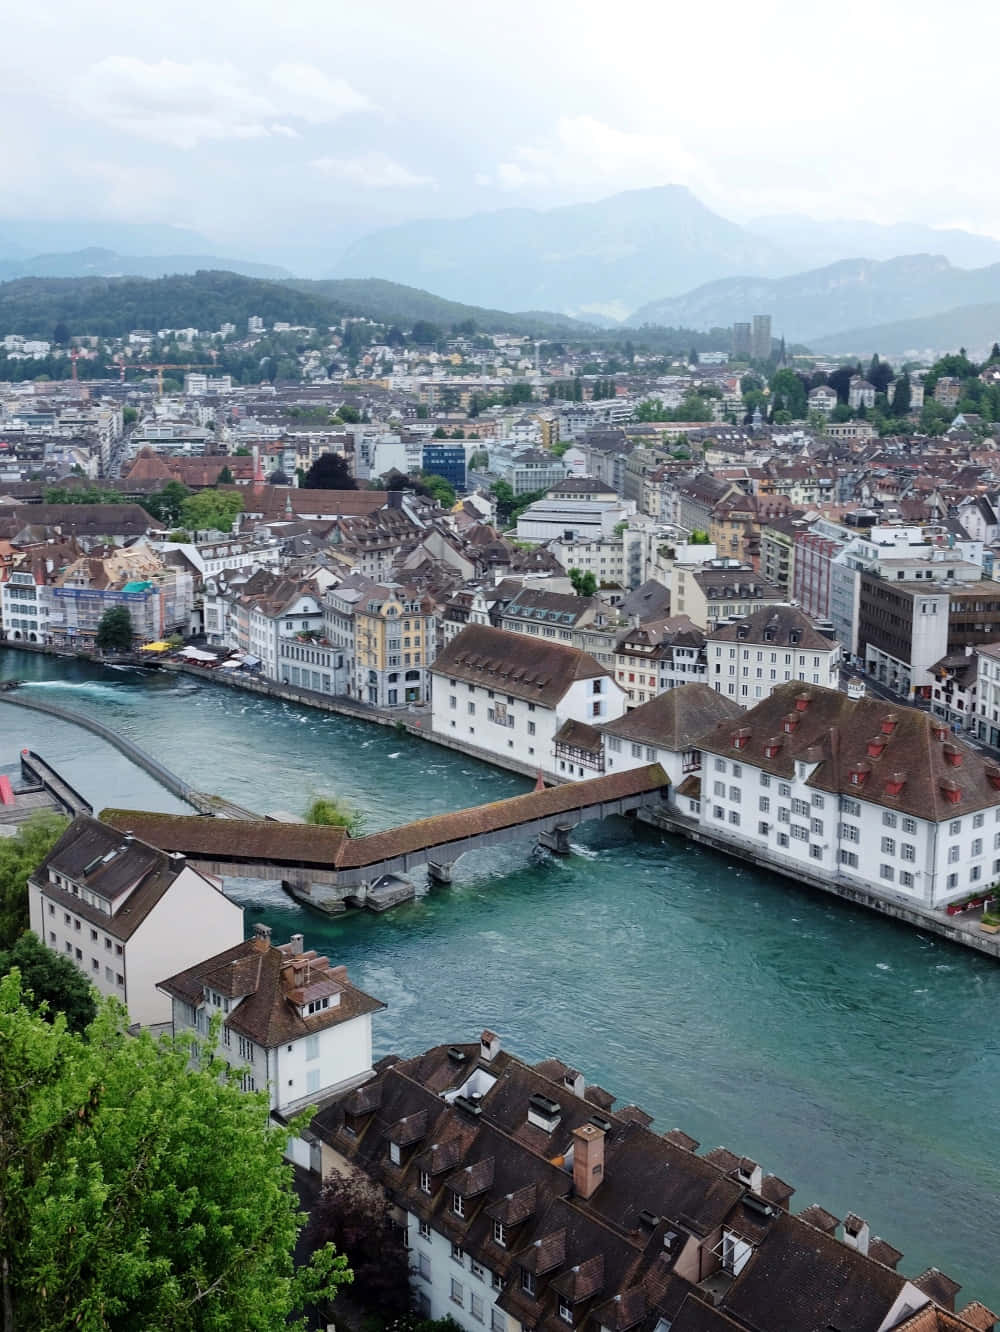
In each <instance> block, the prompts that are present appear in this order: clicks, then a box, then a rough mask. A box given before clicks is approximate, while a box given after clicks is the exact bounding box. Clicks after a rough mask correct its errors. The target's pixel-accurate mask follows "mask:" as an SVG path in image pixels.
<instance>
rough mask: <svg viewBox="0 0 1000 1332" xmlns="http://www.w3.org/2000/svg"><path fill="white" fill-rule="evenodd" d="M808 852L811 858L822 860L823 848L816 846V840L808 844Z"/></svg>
mask: <svg viewBox="0 0 1000 1332" xmlns="http://www.w3.org/2000/svg"><path fill="white" fill-rule="evenodd" d="M809 854H810V855H811V856H812V858H813V860H822V859H823V848H822V847H821V846H818V845H817V844H816V842H812V843H810V846H809Z"/></svg>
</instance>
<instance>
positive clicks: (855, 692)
mask: <svg viewBox="0 0 1000 1332" xmlns="http://www.w3.org/2000/svg"><path fill="white" fill-rule="evenodd" d="M864 696H865V686H864V681H862V680H848V682H847V697H848V698H849V699H851V700H852V702H857V700H858V699H859V698H864Z"/></svg>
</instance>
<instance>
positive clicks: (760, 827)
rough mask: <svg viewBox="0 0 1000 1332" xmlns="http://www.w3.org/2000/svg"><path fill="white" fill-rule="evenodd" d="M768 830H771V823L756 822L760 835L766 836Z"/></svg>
mask: <svg viewBox="0 0 1000 1332" xmlns="http://www.w3.org/2000/svg"><path fill="white" fill-rule="evenodd" d="M770 831H771V825H770V824H769V823H758V824H757V832H758V833H759V835H760V836H761V837H766V836H767V835H768V833H769V832H770Z"/></svg>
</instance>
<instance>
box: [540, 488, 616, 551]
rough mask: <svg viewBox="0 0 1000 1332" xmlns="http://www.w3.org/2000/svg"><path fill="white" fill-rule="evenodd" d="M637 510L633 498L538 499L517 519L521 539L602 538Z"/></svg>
mask: <svg viewBox="0 0 1000 1332" xmlns="http://www.w3.org/2000/svg"><path fill="white" fill-rule="evenodd" d="M634 514H635V502H634V501H633V500H614V501H609V500H597V501H593V500H587V499H574V500H554V499H548V498H546V499H543V500H536V501H535V503H534V504H529V506H528V507H527V508H526V509H525V511H524V513H522V514H521V516H520V518H518V520H517V539H518V541H533V542H541V541H552V540H554V539H557V540H560V541H567V542H575V541H600V540H602V539H603V538H607V537H612V536H613V535H614V531H615V528H616V527H617V526H618V524H619V523H623V522H627V521H628V520H629V518H631V517H633V515H634Z"/></svg>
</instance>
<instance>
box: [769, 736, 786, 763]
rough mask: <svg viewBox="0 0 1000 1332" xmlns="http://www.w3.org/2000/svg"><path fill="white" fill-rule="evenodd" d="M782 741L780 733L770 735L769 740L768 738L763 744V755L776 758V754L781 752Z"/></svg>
mask: <svg viewBox="0 0 1000 1332" xmlns="http://www.w3.org/2000/svg"><path fill="white" fill-rule="evenodd" d="M784 743H785V742H784V741H783V740H782V738H781V736H780V735H772V736H771V738H770V740H768V742H767V744H766V745H765V746H764V757H765V758H777V757H778V754H779V753H780V752H781V746H782V745H783V744H784Z"/></svg>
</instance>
